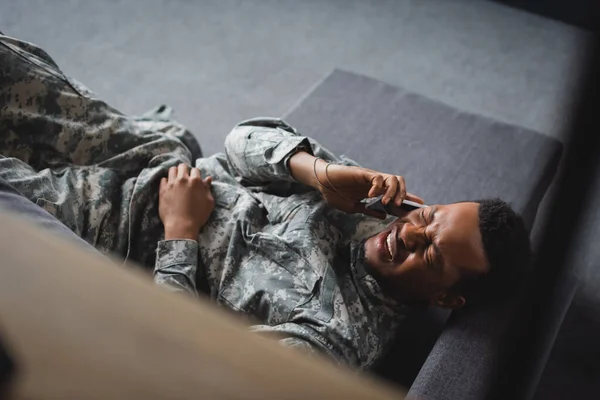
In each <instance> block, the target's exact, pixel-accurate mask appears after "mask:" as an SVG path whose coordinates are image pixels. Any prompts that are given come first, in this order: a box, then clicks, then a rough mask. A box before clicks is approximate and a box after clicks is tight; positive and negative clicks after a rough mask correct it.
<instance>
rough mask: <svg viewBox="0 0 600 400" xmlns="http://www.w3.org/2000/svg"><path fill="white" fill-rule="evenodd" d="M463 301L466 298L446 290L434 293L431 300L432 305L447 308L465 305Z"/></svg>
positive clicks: (454, 308)
mask: <svg viewBox="0 0 600 400" xmlns="http://www.w3.org/2000/svg"><path fill="white" fill-rule="evenodd" d="M465 303H466V300H465V298H464V297H462V296H459V295H456V294H450V293H447V292H442V293H438V294H436V295H435V296H434V297H433V299H432V301H431V305H432V306H435V307H440V308H448V309H450V310H456V309H458V308H461V307H462V306H464V305H465Z"/></svg>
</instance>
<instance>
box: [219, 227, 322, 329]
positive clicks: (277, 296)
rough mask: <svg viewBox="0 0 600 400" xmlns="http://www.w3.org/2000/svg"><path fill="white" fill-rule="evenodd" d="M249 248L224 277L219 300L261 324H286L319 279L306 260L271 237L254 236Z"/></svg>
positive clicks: (306, 299) (313, 289) (306, 301)
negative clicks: (256, 319) (236, 265)
mask: <svg viewBox="0 0 600 400" xmlns="http://www.w3.org/2000/svg"><path fill="white" fill-rule="evenodd" d="M248 248H249V250H250V251H249V252H248V253H249V254H248V255H247V257H242V258H241V263H240V264H239V266H238V268H237V269H236V270H235V271H232V272H231V273H230V274H228V276H227V277H225V278H224V280H223V282H222V284H221V289H220V291H219V301H220V302H222V303H225V304H226V306H228V307H230V308H233V309H234V310H236V311H240V312H243V313H245V314H250V315H252V316H254V317H255V318H258V319H259V321H260V322H261V323H265V324H269V325H276V324H281V323H285V322H287V321H288V320H289V318H290V315H291V314H292V312H293V311H294V310H295V309H296V308H297V307H299V306H301V305H303V304H306V303H308V302H309V301H310V300H311V299H312V298H313V296H314V295H315V291H316V290H317V287H318V285H317V283H318V281H319V276H318V275H317V273H316V272H315V271H314V270H313V269H312V267H311V266H310V264H309V263H308V262H307V261H306V260H304V259H303V258H302V257H301V256H299V255H298V254H296V253H295V252H294V251H293V250H292V249H291V248H289V247H288V246H287V245H286V244H285V243H282V242H280V241H278V240H277V239H275V238H272V237H270V236H267V235H264V234H261V233H259V234H256V235H255V237H254V239H253V240H252V242H251V243H250V246H249V247H248ZM250 253H251V254H250Z"/></svg>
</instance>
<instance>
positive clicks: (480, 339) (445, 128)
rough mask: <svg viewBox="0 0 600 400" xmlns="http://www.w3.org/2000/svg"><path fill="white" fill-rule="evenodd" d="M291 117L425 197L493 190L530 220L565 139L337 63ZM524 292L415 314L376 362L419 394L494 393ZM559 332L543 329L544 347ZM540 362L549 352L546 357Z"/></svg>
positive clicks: (435, 199) (444, 199) (438, 199)
mask: <svg viewBox="0 0 600 400" xmlns="http://www.w3.org/2000/svg"><path fill="white" fill-rule="evenodd" d="M285 119H286V120H287V122H289V123H290V124H292V125H293V126H295V127H296V128H298V129H299V130H300V131H301V132H302V133H303V134H305V135H308V136H311V137H314V138H315V139H317V140H318V141H320V142H321V143H322V144H323V145H325V146H326V147H327V148H329V149H330V150H332V151H334V152H336V153H338V154H345V155H347V156H349V157H350V158H353V159H354V160H356V161H358V162H359V163H360V164H362V165H364V166H366V167H369V168H373V169H376V170H382V171H386V172H393V173H398V174H401V175H403V176H404V177H405V178H406V182H407V187H408V190H409V191H411V192H413V193H416V194H418V195H419V196H421V197H423V198H424V199H425V201H426V203H430V204H434V203H448V202H453V201H461V200H468V199H479V198H487V197H496V196H497V197H501V198H503V199H504V200H507V201H509V202H511V203H512V205H513V207H514V208H515V209H516V210H517V211H519V212H521V213H522V214H523V216H524V217H525V220H526V221H527V224H528V225H529V227H530V228H531V227H532V226H533V225H534V222H535V219H536V215H537V211H538V207H539V204H540V202H541V201H542V199H543V197H544V195H545V194H546V191H547V189H548V187H549V185H550V183H551V182H552V179H553V177H554V175H555V173H556V170H557V167H558V163H559V159H560V155H561V151H562V145H561V144H560V143H559V142H557V141H556V140H553V139H551V138H549V137H546V136H543V135H540V134H538V133H536V132H532V131H529V130H527V129H524V128H520V127H517V126H512V125H509V124H506V123H502V122H498V121H493V120H491V119H488V118H485V117H482V116H478V115H473V114H469V113H465V112H461V111H459V110H456V109H454V108H452V107H450V106H448V105H445V104H442V103H439V102H436V101H433V100H430V99H427V98H425V97H423V96H420V95H417V94H414V93H409V92H406V91H404V90H402V89H400V88H397V87H393V86H390V85H387V84H385V83H382V82H379V81H376V80H373V79H370V78H367V77H364V76H361V75H356V74H353V73H349V72H344V71H334V72H333V73H332V74H331V75H330V76H328V77H327V78H326V79H325V80H324V81H323V82H322V83H321V84H320V85H318V86H317V87H316V88H315V89H314V90H313V91H312V92H311V93H310V94H309V95H308V96H307V97H306V98H305V99H304V100H303V101H302V102H301V103H300V104H299V105H298V106H297V107H296V108H295V109H294V110H292V111H291V112H290V113H289V114H288V115H287V116H285ZM513 289H514V288H507V292H510V291H512V290H513ZM566 290H567V291H570V292H572V287H568V288H566ZM523 297H525V298H523ZM570 298H571V297H570V296H565V299H570ZM521 301H526V293H525V294H523V293H521V294H520V295H514V296H513V298H510V299H508V301H507V303H506V305H505V306H504V307H503V308H497V309H479V310H473V311H469V312H455V313H453V314H452V315H449V314H448V313H445V312H441V311H438V310H431V311H430V312H429V313H427V314H423V315H417V316H416V317H415V318H413V319H412V320H409V321H408V322H407V323H406V325H405V326H404V328H403V329H402V332H401V335H400V336H399V337H398V338H397V341H396V344H395V346H394V348H393V349H392V350H391V352H390V353H389V354H388V356H387V357H386V358H385V359H384V360H383V361H382V363H381V365H379V367H378V368H377V369H376V371H375V372H376V373H378V374H379V375H381V376H383V377H384V378H387V379H390V380H392V381H394V382H398V383H401V384H403V385H405V386H409V387H411V389H410V392H409V395H410V396H412V397H414V398H423V399H428V400H429V399H431V400H433V399H435V400H437V399H484V398H491V397H493V394H494V392H495V387H497V386H496V385H501V384H510V382H500V381H499V380H498V377H500V376H501V375H499V374H498V371H500V369H502V368H510V366H509V365H505V364H504V363H503V357H502V355H503V354H506V353H507V352H510V351H511V342H510V337H511V335H514V334H515V332H518V328H519V327H520V326H523V325H526V324H524V323H523V321H515V320H514V319H513V315H515V312H514V311H515V309H516V308H517V307H518V306H519V302H521ZM564 310H565V307H562V308H561V310H559V311H557V321H559V320H560V319H561V317H562V315H564ZM561 313H562V314H561ZM556 328H557V327H556ZM555 331H556V329H554V332H553V334H554V335H555ZM553 337H554V336H553V335H552V333H551V334H550V335H549V337H548V338H541V340H545V341H546V342H547V346H546V348H547V351H549V349H550V347H551V344H552V340H550V339H552V338H553ZM544 362H545V356H544V357H541V358H540V360H539V363H540V367H541V366H542V365H543V363H544ZM534 381H535V379H532V384H534V383H535V382H534Z"/></svg>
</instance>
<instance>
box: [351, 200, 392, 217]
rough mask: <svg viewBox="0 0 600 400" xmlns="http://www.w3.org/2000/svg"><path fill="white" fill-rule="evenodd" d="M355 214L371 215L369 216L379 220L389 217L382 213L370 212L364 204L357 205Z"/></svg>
mask: <svg viewBox="0 0 600 400" xmlns="http://www.w3.org/2000/svg"><path fill="white" fill-rule="evenodd" d="M354 212H357V213H362V214H365V215H369V216H371V217H375V218H377V219H386V217H387V214H386V213H384V212H382V211H375V210H369V209H368V208H366V207H365V205H364V204H363V203H358V204H356V206H355V207H354Z"/></svg>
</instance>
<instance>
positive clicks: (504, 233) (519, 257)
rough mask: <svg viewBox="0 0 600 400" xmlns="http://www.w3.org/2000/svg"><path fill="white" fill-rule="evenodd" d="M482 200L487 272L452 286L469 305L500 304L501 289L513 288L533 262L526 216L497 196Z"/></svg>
mask: <svg viewBox="0 0 600 400" xmlns="http://www.w3.org/2000/svg"><path fill="white" fill-rule="evenodd" d="M475 202H476V203H479V231H480V233H481V239H482V242H483V250H484V252H485V256H486V259H487V261H488V268H489V269H488V272H487V273H485V274H483V275H479V276H475V277H464V279H461V281H460V282H459V283H458V284H457V285H455V286H454V287H453V291H454V292H455V293H456V294H460V295H462V296H464V297H465V300H466V305H467V306H476V305H480V304H483V303H485V304H498V303H499V301H500V300H502V298H503V296H502V293H503V292H505V291H510V292H512V291H513V290H514V289H515V288H516V286H517V284H518V283H519V281H520V278H521V277H523V276H525V274H526V272H527V270H528V269H529V265H530V262H531V245H530V242H529V232H528V231H527V228H526V227H525V222H524V221H523V218H522V217H521V216H520V215H519V214H517V213H516V212H515V211H514V210H513V209H512V208H511V207H510V205H509V204H508V203H506V202H505V201H503V200H501V199H498V198H494V199H485V200H476V201H475Z"/></svg>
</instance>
